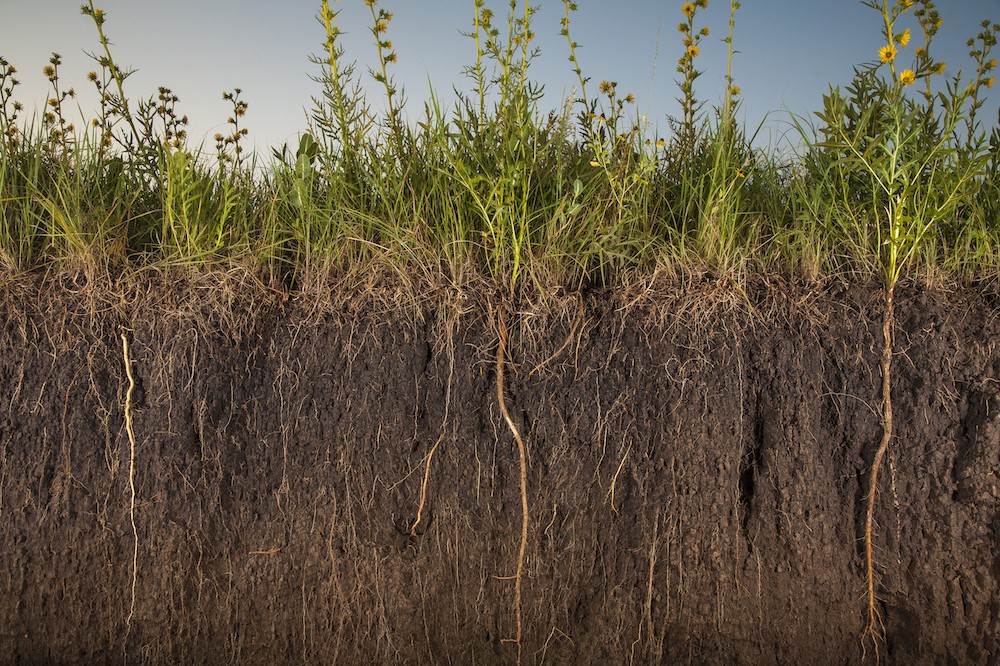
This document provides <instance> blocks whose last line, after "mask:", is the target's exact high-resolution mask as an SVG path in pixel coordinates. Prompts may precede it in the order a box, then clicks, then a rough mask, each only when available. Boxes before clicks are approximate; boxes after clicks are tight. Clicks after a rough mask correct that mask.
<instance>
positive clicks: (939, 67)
mask: <svg viewBox="0 0 1000 666" xmlns="http://www.w3.org/2000/svg"><path fill="white" fill-rule="evenodd" d="M945 67H947V65H946V64H945V63H943V62H939V63H938V64H937V65H936V66H935V67H934V73H935V74H944V70H945Z"/></svg>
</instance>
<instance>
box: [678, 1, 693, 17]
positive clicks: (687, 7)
mask: <svg viewBox="0 0 1000 666" xmlns="http://www.w3.org/2000/svg"><path fill="white" fill-rule="evenodd" d="M681 11H682V12H684V14H685V16H687V17H688V18H691V17H692V16H694V5H693V4H691V3H690V2H685V3H684V4H683V5H682V6H681Z"/></svg>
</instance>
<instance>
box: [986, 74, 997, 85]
mask: <svg viewBox="0 0 1000 666" xmlns="http://www.w3.org/2000/svg"><path fill="white" fill-rule="evenodd" d="M996 79H997V77H995V76H991V77H990V78H988V79H986V80H985V81H983V84H984V85H985V86H986V87H987V88H992V87H993V84H994V83H996Z"/></svg>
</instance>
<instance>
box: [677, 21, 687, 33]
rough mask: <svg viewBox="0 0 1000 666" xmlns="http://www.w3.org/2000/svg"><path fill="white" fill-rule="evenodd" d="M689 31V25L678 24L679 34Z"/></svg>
mask: <svg viewBox="0 0 1000 666" xmlns="http://www.w3.org/2000/svg"><path fill="white" fill-rule="evenodd" d="M687 30H688V24H687V23H678V24H677V32H687Z"/></svg>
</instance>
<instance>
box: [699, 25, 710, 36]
mask: <svg viewBox="0 0 1000 666" xmlns="http://www.w3.org/2000/svg"><path fill="white" fill-rule="evenodd" d="M709 32H710V31H709V29H708V26H707V25H706V26H705V27H704V28H702V29H701V33H700V34H701V36H702V37H708V34H709Z"/></svg>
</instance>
